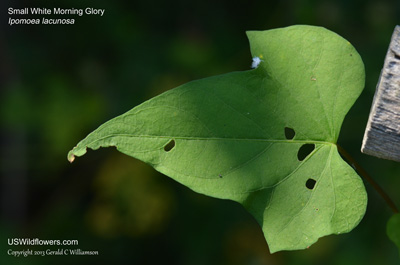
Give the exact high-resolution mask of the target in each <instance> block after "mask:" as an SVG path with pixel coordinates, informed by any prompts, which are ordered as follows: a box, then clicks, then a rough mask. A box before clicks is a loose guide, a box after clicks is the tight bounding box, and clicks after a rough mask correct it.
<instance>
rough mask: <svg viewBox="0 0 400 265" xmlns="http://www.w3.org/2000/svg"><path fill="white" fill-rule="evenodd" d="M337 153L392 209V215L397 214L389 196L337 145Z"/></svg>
mask: <svg viewBox="0 0 400 265" xmlns="http://www.w3.org/2000/svg"><path fill="white" fill-rule="evenodd" d="M337 148H338V151H339V153H340V154H341V155H342V156H343V157H344V158H345V159H346V160H347V161H348V162H349V163H351V165H353V167H354V168H355V170H356V171H357V172H358V173H359V174H360V175H361V176H362V177H363V178H364V179H365V180H366V181H368V182H369V184H371V185H372V187H373V188H374V189H375V190H376V191H377V192H378V193H379V195H381V197H382V198H383V199H384V200H385V202H386V204H387V205H388V206H389V207H390V209H392V211H393V212H394V213H398V212H399V210H398V209H397V207H396V205H395V204H394V202H393V201H392V199H391V198H390V197H389V195H388V194H387V193H386V192H385V191H384V190H383V189H382V188H381V187H380V186H379V185H378V183H376V182H375V180H374V179H373V178H372V177H371V176H370V175H369V174H368V173H367V171H365V169H363V168H362V167H361V166H360V165H359V164H358V163H357V162H356V161H355V160H354V158H353V157H351V155H350V154H349V153H347V152H346V150H344V149H343V148H342V147H341V146H340V145H337Z"/></svg>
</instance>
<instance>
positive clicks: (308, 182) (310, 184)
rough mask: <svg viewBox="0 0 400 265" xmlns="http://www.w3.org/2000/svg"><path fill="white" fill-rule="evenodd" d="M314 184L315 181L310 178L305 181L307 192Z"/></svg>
mask: <svg viewBox="0 0 400 265" xmlns="http://www.w3.org/2000/svg"><path fill="white" fill-rule="evenodd" d="M316 183H317V181H316V180H315V179H311V178H310V179H307V181H306V187H307V189H309V190H312V189H314V187H315V184H316Z"/></svg>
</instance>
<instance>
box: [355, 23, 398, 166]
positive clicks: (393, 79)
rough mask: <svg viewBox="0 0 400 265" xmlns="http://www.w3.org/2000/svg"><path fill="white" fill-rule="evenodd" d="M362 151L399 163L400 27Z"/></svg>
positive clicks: (377, 88)
mask: <svg viewBox="0 0 400 265" xmlns="http://www.w3.org/2000/svg"><path fill="white" fill-rule="evenodd" d="M361 152H363V153H365V154H368V155H372V156H376V157H379V158H384V159H389V160H394V161H398V162H400V26H396V27H395V29H394V31H393V35H392V39H391V41H390V45H389V49H388V51H387V53H386V58H385V62H384V65H383V69H382V71H381V75H380V78H379V81H378V85H377V87H376V91H375V96H374V100H373V102H372V107H371V111H370V114H369V118H368V123H367V127H366V129H365V134H364V139H363V143H362V147H361Z"/></svg>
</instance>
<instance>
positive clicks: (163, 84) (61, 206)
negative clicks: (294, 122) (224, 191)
mask: <svg viewBox="0 0 400 265" xmlns="http://www.w3.org/2000/svg"><path fill="white" fill-rule="evenodd" d="M57 2H58V3H54V2H49V1H28V0H26V1H8V0H5V1H4V0H3V1H1V4H0V8H1V9H0V14H1V16H0V18H1V23H0V30H1V31H0V69H1V70H0V88H1V90H0V111H1V115H0V119H1V127H0V135H1V138H0V141H1V142H0V147H1V150H0V151H1V153H0V157H1V183H0V185H1V186H0V192H1V205H0V206H1V207H0V218H1V219H0V263H1V264H55V263H56V264H72V263H73V264H193V265H195V264H249V265H250V264H251V265H253V264H276V265H279V264H352V265H357V264H363V265H364V264H398V263H399V253H398V250H397V249H396V247H395V245H394V244H392V242H390V241H389V239H388V238H387V236H386V233H385V230H386V222H387V220H388V219H389V217H390V216H391V212H390V209H389V208H388V207H387V206H386V205H385V203H384V202H383V200H382V199H381V198H380V197H379V196H378V195H377V193H376V192H375V190H373V189H372V187H371V186H370V185H369V184H368V183H366V187H367V191H368V195H369V202H368V209H367V213H366V215H365V217H364V219H363V220H362V222H361V223H360V225H359V226H358V227H357V228H355V229H354V230H353V231H352V232H351V233H349V234H344V235H340V236H328V237H325V238H322V239H320V240H319V241H318V242H317V243H316V244H315V245H313V246H311V247H310V249H307V250H303V251H292V252H280V253H277V254H273V255H271V254H269V251H268V246H267V244H266V242H265V240H264V237H263V235H262V231H261V229H260V228H259V226H258V224H257V223H256V222H255V220H254V219H253V218H252V217H251V216H250V215H249V214H248V213H247V212H246V211H245V210H244V209H243V208H242V207H241V206H240V205H239V204H237V203H234V202H230V201H224V200H217V199H213V198H209V197H206V196H203V195H199V194H196V193H194V192H192V191H190V190H189V189H187V188H185V187H184V186H182V185H180V184H178V183H176V182H174V181H173V180H171V179H169V178H168V177H166V176H163V175H161V174H159V173H157V172H156V171H155V170H153V169H152V168H150V167H149V166H147V165H146V164H144V163H142V162H140V161H137V160H135V159H133V158H129V157H127V156H125V155H122V154H120V153H118V152H117V151H116V150H115V149H113V148H108V149H100V150H98V151H96V152H93V151H89V152H88V154H87V155H86V156H84V157H82V158H78V159H76V161H75V162H74V163H73V164H70V163H69V162H68V161H67V159H66V156H67V152H68V151H69V150H70V149H71V148H72V147H73V146H74V145H75V144H76V143H77V142H78V141H79V140H81V139H82V138H84V137H85V136H86V135H87V134H88V133H89V132H91V131H92V130H94V129H95V128H97V126H98V125H100V124H101V123H103V122H105V121H107V120H108V119H110V118H112V117H115V116H117V115H119V114H122V113H123V112H125V111H127V110H129V109H131V108H132V107H134V106H136V105H138V104H139V103H141V102H143V101H144V100H147V99H149V98H151V97H153V96H155V95H158V94H160V93H162V92H163V91H166V90H168V89H171V88H173V87H176V86H178V85H180V84H183V83H185V82H188V81H190V80H194V79H199V78H203V77H208V76H212V75H216V74H223V73H227V72H231V71H237V70H247V69H249V66H250V64H251V55H250V51H249V45H248V41H247V38H246V35H245V31H246V30H266V29H272V28H277V27H284V26H289V25H293V24H311V25H318V26H323V27H326V28H328V29H330V30H332V31H334V32H336V33H338V34H339V35H341V36H343V37H344V38H346V39H347V40H349V41H350V42H351V43H352V44H353V45H354V46H355V47H356V49H357V50H358V52H359V53H360V54H361V57H362V58H363V60H364V63H365V68H366V77H367V79H366V88H365V90H364V92H363V94H362V95H361V97H360V98H359V100H358V101H357V102H356V104H355V105H354V107H353V108H352V109H351V111H350V113H349V114H348V115H347V117H346V120H345V122H344V124H343V127H342V131H341V134H340V138H339V144H341V145H342V146H343V147H344V148H345V149H347V150H348V152H349V153H351V154H352V155H353V156H354V157H355V159H356V160H357V161H358V162H359V163H360V164H361V165H362V166H363V167H365V169H366V170H367V171H368V172H370V174H371V175H372V176H373V177H374V178H375V179H376V181H377V182H378V183H380V184H381V186H383V187H384V189H385V190H386V191H387V193H388V194H390V195H391V196H392V197H393V199H394V201H396V202H397V203H398V204H399V202H400V192H399V187H400V176H399V175H400V174H399V173H400V165H399V164H398V163H395V162H390V161H385V160H380V159H377V158H373V157H370V156H366V155H363V154H361V153H360V151H359V150H360V147H361V141H362V138H363V133H364V129H365V126H366V122H367V118H368V114H369V109H370V106H371V102H372V98H373V94H374V91H375V86H376V83H377V81H378V77H379V73H380V70H381V68H382V65H383V60H384V57H385V54H386V51H387V48H388V44H389V41H390V37H391V34H392V31H393V29H394V27H395V25H396V24H400V2H399V1H398V0H396V1H389V0H341V1H333V0H322V1H312V0H298V1H288V0H286V1H205V0H203V1H182V0H178V1H122V0H117V1H78V0H71V1H57ZM8 7H14V8H22V7H48V8H53V7H61V8H72V7H73V8H86V7H94V8H104V9H106V11H105V15H104V16H103V17H100V16H88V15H87V16H82V17H79V16H71V17H73V18H75V25H25V26H23V25H14V26H9V25H8V24H7V22H8V17H9V15H8V14H7V9H8ZM13 17H16V16H13ZM24 17H27V16H24ZM31 17H32V16H31ZM33 17H35V16H33ZM37 17H41V16H37ZM66 17H68V16H66ZM299 229H301V228H299ZM8 238H39V239H61V240H63V239H78V240H79V245H78V246H77V247H65V246H64V247H62V248H64V249H65V248H71V249H75V248H80V249H82V250H97V251H99V253H100V255H99V256H78V257H71V256H68V257H67V256H62V257H60V256H46V257H27V258H21V257H20V258H14V257H10V256H8V255H7V250H8V249H10V248H11V249H14V250H22V249H27V248H30V249H33V250H45V249H47V248H50V249H51V250H57V249H58V248H57V247H45V246H37V247H35V246H29V247H27V246H22V247H21V246H20V247H17V246H8V244H7V239H8Z"/></svg>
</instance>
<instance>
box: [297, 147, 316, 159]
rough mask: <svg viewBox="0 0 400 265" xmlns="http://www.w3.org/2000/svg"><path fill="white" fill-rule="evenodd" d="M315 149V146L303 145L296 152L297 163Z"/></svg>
mask: <svg viewBox="0 0 400 265" xmlns="http://www.w3.org/2000/svg"><path fill="white" fill-rule="evenodd" d="M314 149H315V144H303V145H302V146H301V147H300V149H299V151H298V152H297V158H298V159H299V161H303V160H304V159H305V158H306V157H307V156H308V155H309V154H311V152H312V151H314Z"/></svg>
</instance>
